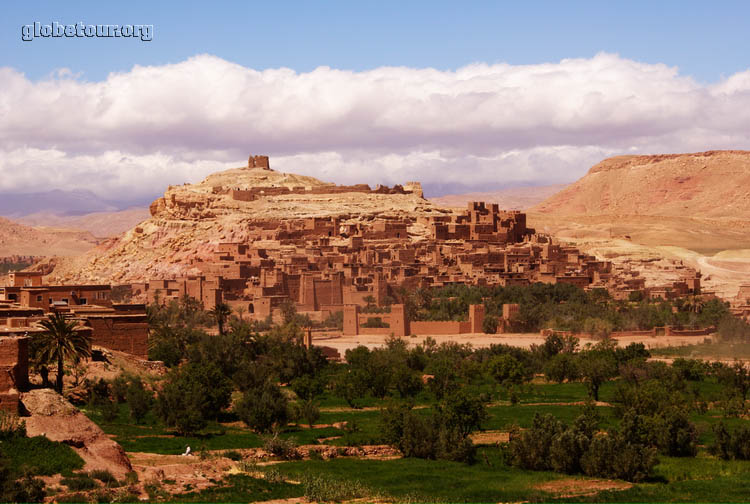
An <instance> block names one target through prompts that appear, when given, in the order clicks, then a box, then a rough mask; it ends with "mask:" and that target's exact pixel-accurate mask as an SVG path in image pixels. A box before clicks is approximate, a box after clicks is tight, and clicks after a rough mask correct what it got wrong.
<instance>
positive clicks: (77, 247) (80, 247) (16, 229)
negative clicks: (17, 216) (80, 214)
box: [0, 217, 99, 256]
mask: <svg viewBox="0 0 750 504" xmlns="http://www.w3.org/2000/svg"><path fill="white" fill-rule="evenodd" d="M97 243H99V241H98V240H97V239H96V238H95V237H94V236H93V235H91V233H88V232H85V231H78V230H70V229H57V228H47V227H30V226H25V225H23V224H19V223H17V222H13V221H11V220H8V219H6V218H4V217H0V256H11V255H25V256H75V255H79V254H83V253H84V252H86V251H88V250H91V249H92V248H93V247H95V246H96V245H97Z"/></svg>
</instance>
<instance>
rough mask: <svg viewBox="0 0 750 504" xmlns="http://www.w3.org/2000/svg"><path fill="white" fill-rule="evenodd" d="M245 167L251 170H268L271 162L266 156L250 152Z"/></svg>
mask: <svg viewBox="0 0 750 504" xmlns="http://www.w3.org/2000/svg"><path fill="white" fill-rule="evenodd" d="M247 167H248V168H249V169H251V170H252V169H253V168H261V169H263V170H270V169H271V164H270V163H269V161H268V156H253V155H252V154H250V157H249V158H247Z"/></svg>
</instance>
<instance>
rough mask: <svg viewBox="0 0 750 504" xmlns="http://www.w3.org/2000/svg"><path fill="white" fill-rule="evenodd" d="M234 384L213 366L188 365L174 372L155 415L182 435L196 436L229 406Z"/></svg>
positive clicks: (165, 387) (159, 401)
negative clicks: (209, 421)
mask: <svg viewBox="0 0 750 504" xmlns="http://www.w3.org/2000/svg"><path fill="white" fill-rule="evenodd" d="M231 393H232V384H231V382H230V381H229V379H228V378H227V377H226V376H224V374H222V372H221V370H220V369H219V368H218V367H217V366H216V365H215V364H212V363H201V364H195V363H188V364H185V365H184V366H182V367H180V368H179V369H175V370H173V371H172V372H171V373H170V374H169V376H168V377H167V380H166V381H165V383H164V386H163V387H162V390H161V392H160V393H159V396H158V397H157V401H156V412H157V414H158V415H159V417H160V418H161V419H162V420H163V421H164V423H165V424H167V425H168V426H170V427H174V428H175V429H176V430H177V432H178V433H180V434H183V435H188V434H194V433H196V432H198V431H199V430H201V429H202V428H203V427H205V426H206V422H207V420H209V419H215V418H217V416H218V415H219V413H220V412H221V410H223V409H224V408H226V407H227V406H228V405H229V399H230V396H231Z"/></svg>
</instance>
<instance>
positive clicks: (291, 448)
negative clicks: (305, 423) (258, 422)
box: [263, 432, 302, 460]
mask: <svg viewBox="0 0 750 504" xmlns="http://www.w3.org/2000/svg"><path fill="white" fill-rule="evenodd" d="M263 449H264V450H266V451H267V452H268V453H271V454H273V455H275V456H277V457H281V458H282V459H284V460H298V459H300V458H302V455H301V454H300V452H299V450H298V449H297V443H295V442H294V440H293V439H283V438H280V437H279V434H278V432H275V433H274V434H273V435H272V436H268V437H266V438H265V440H264V441H263Z"/></svg>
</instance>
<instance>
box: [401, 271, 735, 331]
mask: <svg viewBox="0 0 750 504" xmlns="http://www.w3.org/2000/svg"><path fill="white" fill-rule="evenodd" d="M400 297H401V298H402V299H403V302H404V304H405V309H406V313H407V316H408V317H409V318H410V320H466V317H467V314H468V310H469V305H471V304H484V306H485V313H486V316H487V318H488V319H489V320H490V321H492V320H495V321H496V320H497V319H498V318H500V317H502V307H503V304H506V303H517V304H519V305H520V313H519V315H518V319H517V321H516V322H515V323H516V324H517V326H518V329H519V330H523V331H532V332H535V331H539V330H540V329H543V328H552V329H557V330H563V331H573V332H590V333H602V334H604V335H606V334H607V333H609V332H612V331H621V330H643V329H652V328H653V327H661V326H665V325H671V326H678V327H693V328H697V327H708V326H716V325H718V324H719V323H720V322H721V321H723V320H725V319H728V318H729V310H728V306H727V305H726V303H723V302H722V301H720V300H718V299H711V300H703V299H701V298H700V297H695V296H692V297H688V298H680V299H676V300H672V301H664V300H648V299H644V298H643V296H638V295H634V296H631V299H630V300H628V301H620V300H614V299H612V298H611V296H610V295H609V293H608V292H607V291H606V290H604V289H594V290H591V291H584V290H582V289H580V288H579V287H576V286H574V285H569V284H564V283H559V284H542V283H537V284H533V285H530V286H507V287H502V286H496V287H485V286H470V285H451V286H446V287H443V288H441V289H437V290H430V289H416V290H413V291H402V292H401V293H400ZM488 324H491V322H490V323H488ZM490 329H491V327H490V326H488V327H487V328H485V332H492V331H491V330H490Z"/></svg>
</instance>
